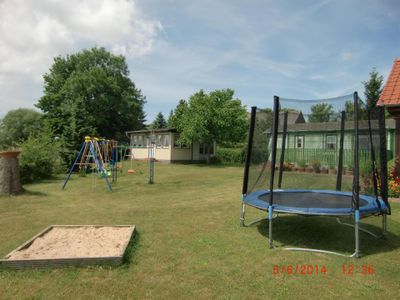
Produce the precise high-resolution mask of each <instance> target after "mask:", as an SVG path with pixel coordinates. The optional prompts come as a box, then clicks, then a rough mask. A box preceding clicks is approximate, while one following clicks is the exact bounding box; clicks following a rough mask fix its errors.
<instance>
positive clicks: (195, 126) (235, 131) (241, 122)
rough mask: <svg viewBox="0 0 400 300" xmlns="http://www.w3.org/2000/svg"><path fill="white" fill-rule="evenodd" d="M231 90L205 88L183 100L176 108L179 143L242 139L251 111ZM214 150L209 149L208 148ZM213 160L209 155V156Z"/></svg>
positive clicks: (221, 141)
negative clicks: (207, 89)
mask: <svg viewBox="0 0 400 300" xmlns="http://www.w3.org/2000/svg"><path fill="white" fill-rule="evenodd" d="M233 95H234V91H233V90H231V89H223V90H215V91H213V92H210V93H209V94H206V93H205V92H204V91H203V90H200V91H199V92H197V93H195V94H193V95H192V96H190V98H189V101H188V102H187V103H186V102H185V101H181V102H180V103H179V105H178V107H177V109H176V111H175V115H177V116H178V118H177V120H178V121H177V123H176V128H177V129H178V130H179V132H180V139H179V142H181V143H185V144H190V143H191V142H192V141H193V140H195V141H199V142H200V143H204V144H205V145H206V147H207V148H208V147H209V145H210V144H211V143H212V142H214V141H216V142H218V143H223V142H231V143H233V142H240V141H243V138H244V136H245V134H246V124H247V112H246V108H245V107H244V106H243V105H242V103H241V101H240V100H239V99H234V98H233ZM206 152H207V153H208V154H209V153H210V151H209V149H207V151H206ZM207 162H209V155H208V157H207Z"/></svg>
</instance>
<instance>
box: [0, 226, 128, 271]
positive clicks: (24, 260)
mask: <svg viewBox="0 0 400 300" xmlns="http://www.w3.org/2000/svg"><path fill="white" fill-rule="evenodd" d="M134 234H135V226H134V225H118V226H102V225H51V226H49V227H47V228H46V229H44V230H43V231H42V232H40V233H39V234H37V235H36V236H34V237H33V238H31V239H30V240H29V241H27V242H25V243H24V244H22V245H21V246H19V247H18V248H16V249H15V250H13V251H11V252H10V253H9V254H7V255H6V256H5V257H4V258H3V259H0V265H2V266H5V267H10V268H16V269H20V268H26V267H55V266H62V265H98V264H111V265H118V264H121V263H122V260H123V256H124V254H125V251H126V248H127V247H128V244H129V242H130V241H131V238H132V237H133V236H134Z"/></svg>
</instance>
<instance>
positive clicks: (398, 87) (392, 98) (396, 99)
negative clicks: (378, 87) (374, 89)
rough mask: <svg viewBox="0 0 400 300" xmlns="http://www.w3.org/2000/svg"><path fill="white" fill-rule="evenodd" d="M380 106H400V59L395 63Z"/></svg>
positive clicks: (379, 103) (382, 94)
mask: <svg viewBox="0 0 400 300" xmlns="http://www.w3.org/2000/svg"><path fill="white" fill-rule="evenodd" d="M378 105H380V106H383V105H389V106H397V105H399V106H400V58H398V59H396V60H395V61H394V63H393V67H392V70H391V72H390V74H389V77H388V79H387V80H386V84H385V86H384V88H383V91H382V93H381V96H380V97H379V101H378Z"/></svg>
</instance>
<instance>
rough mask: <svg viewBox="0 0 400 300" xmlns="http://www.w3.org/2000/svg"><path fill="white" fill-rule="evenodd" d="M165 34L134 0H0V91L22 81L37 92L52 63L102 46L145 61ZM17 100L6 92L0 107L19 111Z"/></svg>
mask: <svg viewBox="0 0 400 300" xmlns="http://www.w3.org/2000/svg"><path fill="white" fill-rule="evenodd" d="M161 30H162V26H161V23H160V22H158V21H156V20H149V19H148V18H146V17H145V16H144V15H143V13H142V12H141V11H140V10H139V9H138V8H137V6H136V5H135V2H134V1H133V0H103V1H98V0H69V1H63V0H58V1H57V0H36V1H24V0H2V1H0V74H1V76H0V90H4V89H3V88H4V87H5V86H6V85H8V84H10V83H11V85H14V83H15V82H20V81H21V78H22V77H23V79H24V80H27V78H28V80H31V81H34V82H36V83H37V85H38V87H39V85H40V84H41V78H42V75H43V74H44V73H45V72H46V71H47V70H48V69H49V67H50V65H51V63H52V60H53V57H55V56H57V55H65V54H66V53H71V52H75V51H79V50H80V49H82V48H89V47H93V46H104V47H106V48H108V49H110V50H111V51H113V52H114V53H116V54H123V55H125V56H128V57H136V58H137V57H140V56H143V55H146V54H148V53H150V52H151V51H152V49H153V42H154V40H155V39H156V38H157V36H158V34H159V32H160V31H161ZM18 76H21V78H18ZM10 81H11V82H10ZM21 88H23V87H21ZM15 95H17V93H16V94H15ZM13 96H14V95H13V93H12V92H10V93H8V94H7V95H5V94H4V93H3V92H2V93H1V94H0V102H1V103H2V105H3V103H4V104H7V103H5V102H6V101H10V100H14V103H13V104H12V105H11V103H9V104H10V105H9V106H10V107H12V106H14V107H15V101H19V100H21V99H12V98H13ZM36 100H37V99H32V102H36ZM21 104H22V103H21ZM3 109H4V108H3Z"/></svg>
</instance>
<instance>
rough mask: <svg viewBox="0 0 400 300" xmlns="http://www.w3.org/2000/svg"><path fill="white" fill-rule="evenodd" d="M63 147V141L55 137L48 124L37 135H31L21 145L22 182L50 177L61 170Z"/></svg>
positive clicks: (20, 165)
mask: <svg viewBox="0 0 400 300" xmlns="http://www.w3.org/2000/svg"><path fill="white" fill-rule="evenodd" d="M61 147H62V146H61V142H60V141H59V140H57V139H55V138H54V137H53V133H52V132H51V130H50V129H49V128H48V127H47V126H45V127H44V128H43V129H42V130H41V132H40V133H38V134H37V135H36V136H33V135H30V136H29V137H28V138H27V139H26V140H25V141H24V142H23V143H22V144H20V145H19V148H20V149H21V155H20V157H19V167H20V174H21V182H22V183H27V182H33V181H36V180H40V179H45V178H50V177H51V176H52V175H54V174H57V173H58V172H60V171H61V170H62V168H63V165H62V162H61V157H60V153H61Z"/></svg>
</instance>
